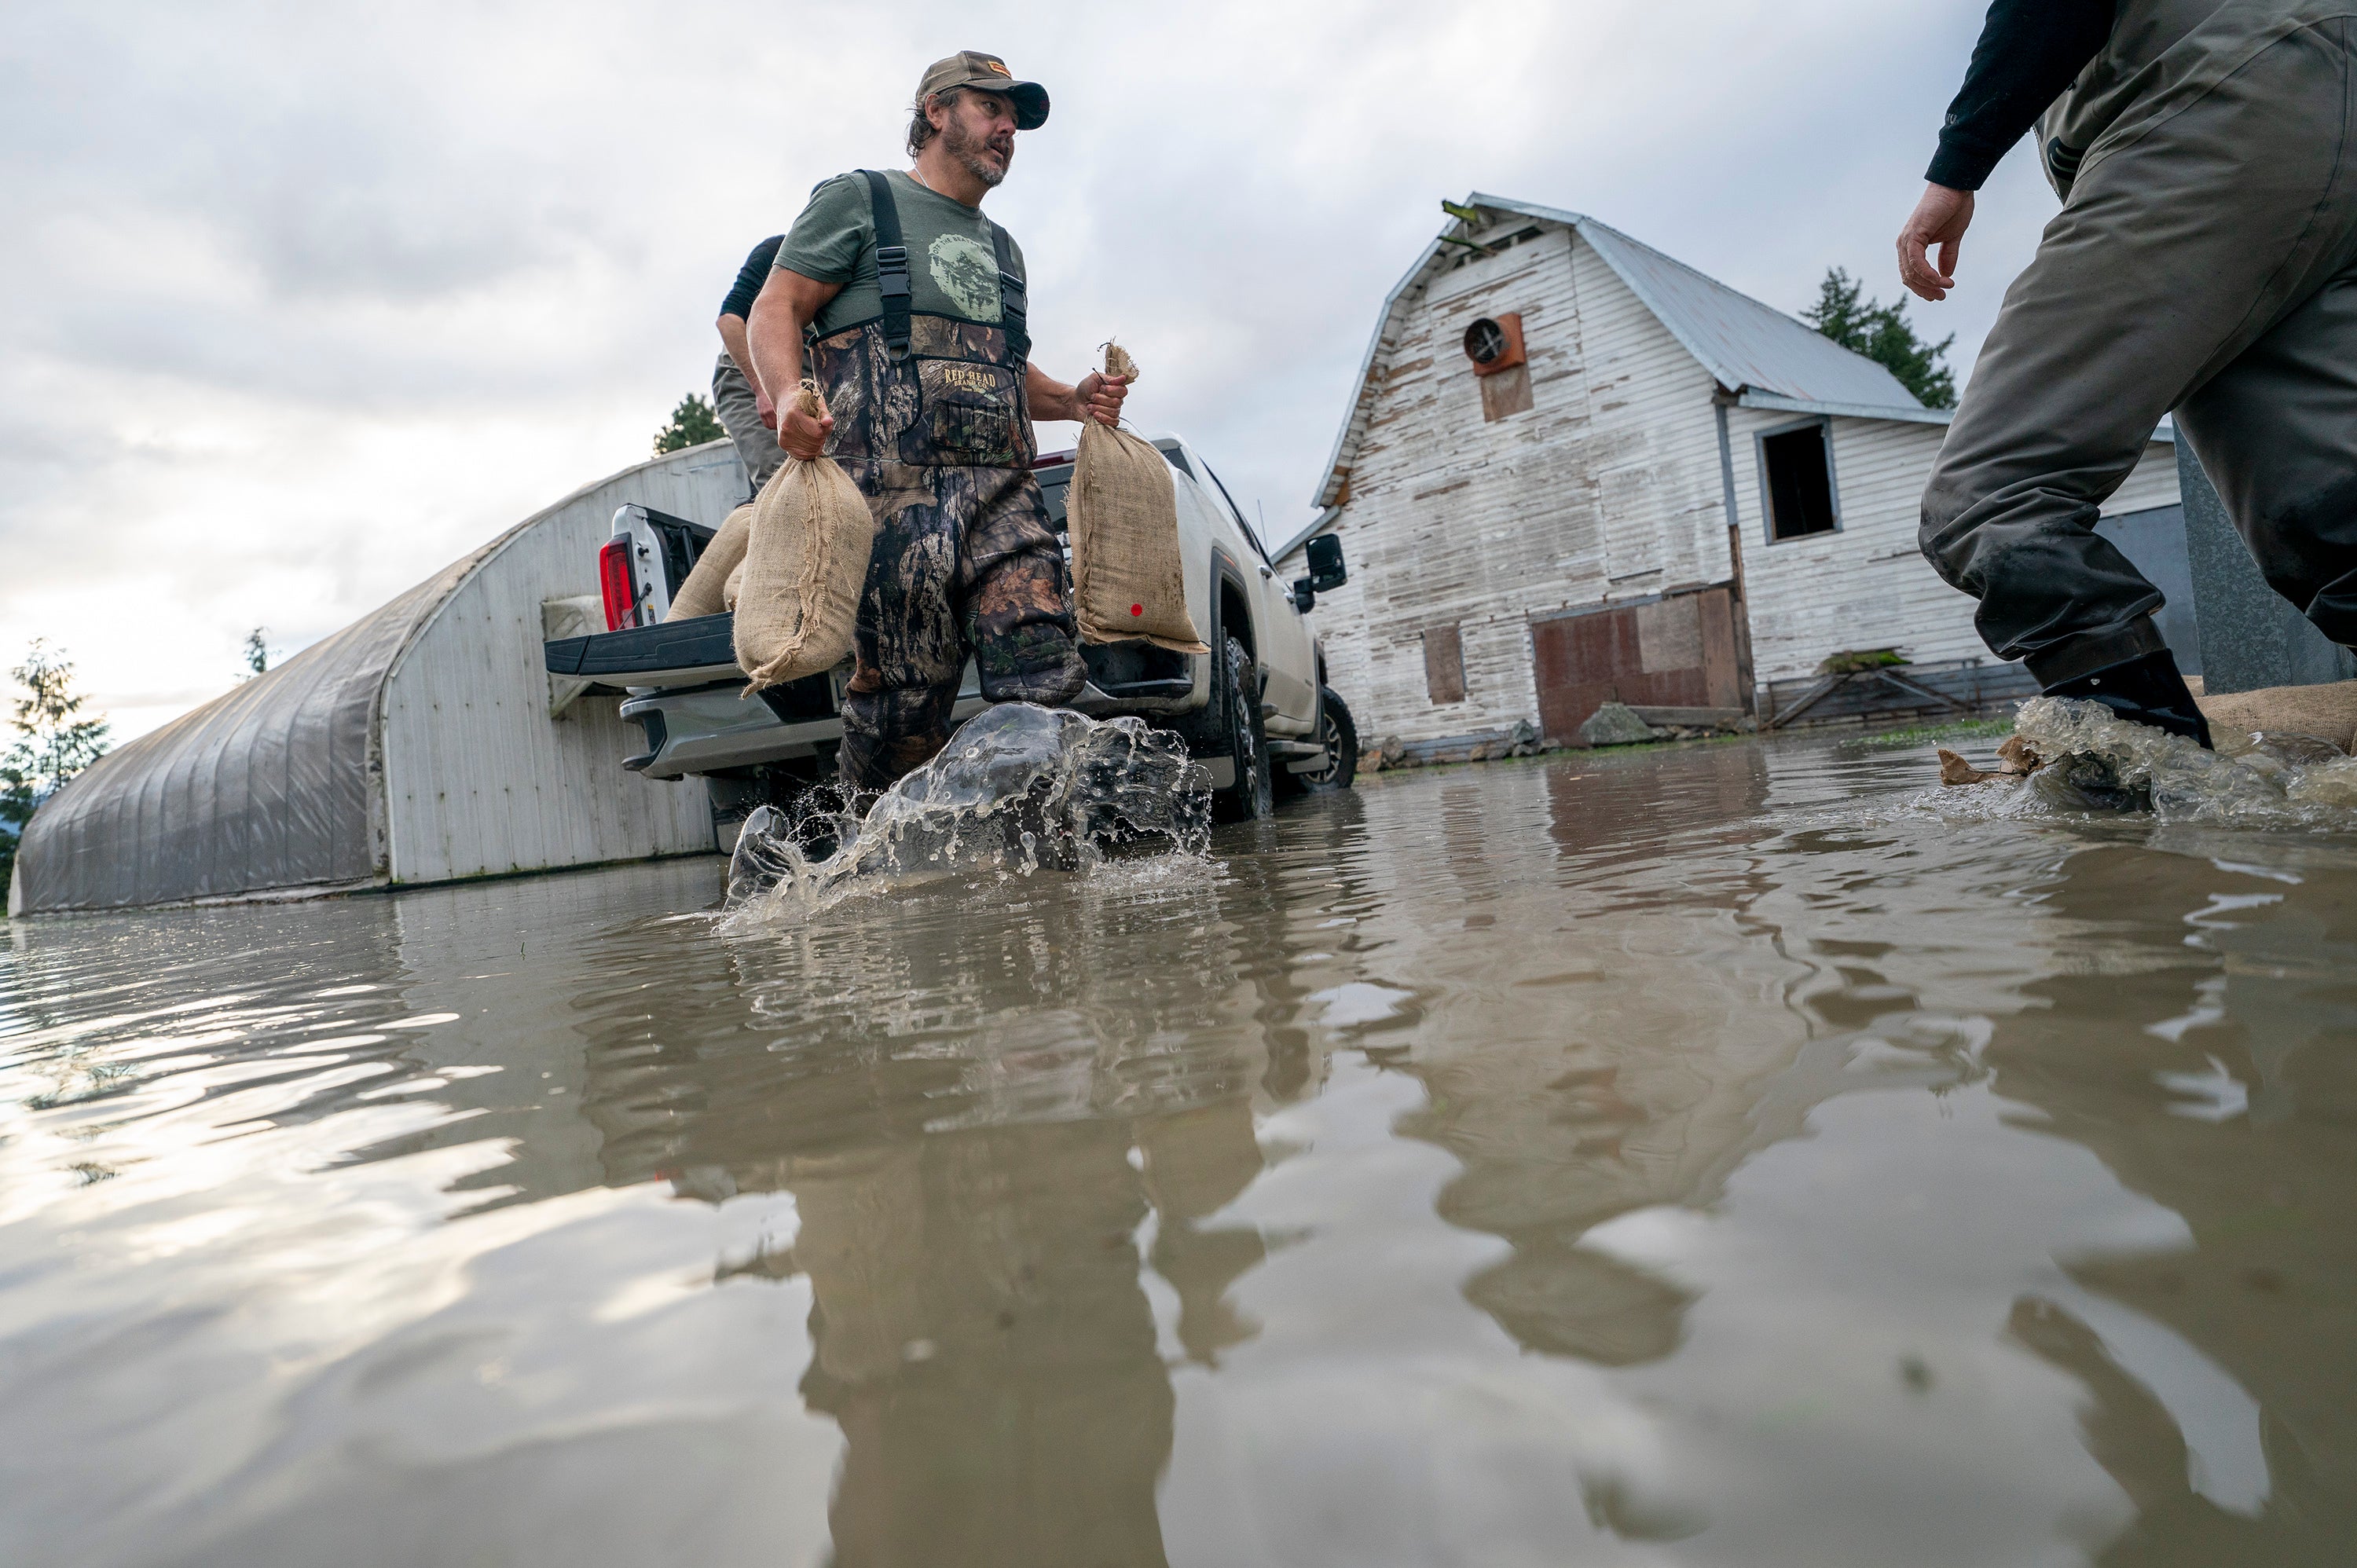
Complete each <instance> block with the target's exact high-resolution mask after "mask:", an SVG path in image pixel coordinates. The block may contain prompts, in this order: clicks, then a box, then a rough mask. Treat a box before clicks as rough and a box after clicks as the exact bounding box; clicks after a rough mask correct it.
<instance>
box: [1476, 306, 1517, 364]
mask: <svg viewBox="0 0 2357 1568" xmlns="http://www.w3.org/2000/svg"><path fill="white" fill-rule="evenodd" d="M1465 357H1466V358H1467V359H1469V360H1472V361H1473V373H1474V374H1475V375H1477V376H1493V375H1496V374H1497V373H1498V372H1499V371H1503V370H1510V369H1512V367H1513V366H1516V365H1519V364H1521V363H1523V318H1522V317H1521V316H1519V315H1512V314H1509V315H1504V316H1496V317H1490V316H1484V317H1480V319H1479V320H1477V321H1475V322H1474V323H1473V324H1472V325H1471V326H1470V327H1468V328H1465Z"/></svg>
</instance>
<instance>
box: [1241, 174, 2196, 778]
mask: <svg viewBox="0 0 2357 1568" xmlns="http://www.w3.org/2000/svg"><path fill="white" fill-rule="evenodd" d="M1468 208H1469V210H1470V211H1471V212H1472V214H1473V216H1472V217H1471V218H1469V219H1458V220H1455V221H1453V222H1452V223H1451V225H1450V226H1449V228H1448V230H1447V231H1444V233H1443V234H1442V236H1441V237H1440V238H1438V239H1436V240H1435V241H1434V242H1432V243H1431V244H1430V245H1429V246H1427V247H1426V250H1425V252H1424V253H1423V255H1421V256H1420V257H1418V258H1417V260H1416V263H1415V266H1413V267H1411V268H1410V269H1409V270H1408V273H1407V275H1406V276H1405V277H1404V278H1402V279H1401V280H1400V284H1399V286H1398V287H1396V288H1394V290H1393V291H1392V293H1391V295H1390V297H1389V298H1387V299H1386V300H1385V301H1384V302H1383V314H1382V317H1381V319H1380V321H1379V323H1378V324H1377V327H1376V329H1375V334H1374V340H1373V342H1372V344H1371V345H1370V346H1369V348H1368V350H1367V356H1366V360H1365V362H1364V364H1363V365H1362V366H1361V371H1360V376H1359V381H1358V384H1357V387H1356V390H1355V392H1354V394H1353V397H1352V400H1351V408H1350V413H1349V416H1348V417H1347V419H1346V420H1345V421H1344V423H1343V426H1342V430H1341V434H1340V436H1339V437H1338V438H1337V440H1336V442H1335V446H1334V451H1333V455H1332V457H1331V459H1330V460H1329V464H1328V466H1327V472H1326V476H1325V478H1324V480H1323V482H1322V485H1321V488H1320V489H1319V491H1318V497H1317V503H1318V506H1319V507H1320V508H1321V509H1322V510H1321V511H1320V513H1319V515H1318V518H1317V519H1316V521H1314V522H1313V523H1312V524H1311V525H1310V526H1309V527H1308V529H1306V530H1304V531H1303V532H1301V533H1300V534H1298V535H1297V536H1296V537H1295V538H1294V539H1292V540H1290V541H1288V542H1285V544H1284V545H1283V546H1282V548H1281V549H1280V550H1279V551H1278V552H1277V553H1278V554H1279V556H1280V557H1283V556H1286V555H1291V554H1295V553H1298V552H1299V550H1300V548H1301V546H1302V545H1303V544H1304V543H1306V542H1307V541H1308V539H1309V538H1310V537H1312V536H1313V535H1315V534H1317V533H1320V532H1332V533H1335V534H1337V535H1338V536H1339V537H1340V539H1341V541H1342V542H1343V547H1344V551H1345V553H1346V555H1347V557H1348V560H1349V564H1350V570H1351V580H1350V582H1349V584H1348V585H1346V586H1344V587H1342V588H1340V589H1339V590H1336V591H1335V592H1333V593H1332V594H1330V595H1321V596H1319V599H1318V610H1317V620H1318V628H1319V630H1320V631H1321V633H1322V634H1323V636H1324V638H1325V644H1326V650H1327V660H1328V673H1329V680H1330V682H1331V683H1332V684H1333V685H1334V686H1335V688H1336V689H1337V690H1338V691H1340V692H1341V693H1342V694H1343V695H1344V697H1345V698H1346V700H1348V701H1349V702H1350V703H1351V704H1352V706H1353V707H1354V709H1356V710H1358V711H1359V714H1360V724H1359V727H1360V733H1361V735H1362V736H1399V737H1400V738H1402V739H1403V740H1404V741H1405V742H1408V743H1410V745H1411V746H1412V747H1415V748H1418V749H1425V750H1427V751H1430V750H1432V749H1434V748H1443V749H1445V748H1446V747H1447V746H1449V745H1450V744H1452V743H1454V742H1457V741H1459V740H1462V739H1465V738H1468V737H1479V736H1487V735H1493V734H1496V733H1497V732H1499V731H1501V730H1505V729H1509V728H1511V726H1512V725H1514V724H1516V723H1517V722H1518V721H1529V722H1531V723H1534V724H1535V725H1537V726H1538V727H1539V728H1540V729H1541V730H1542V731H1543V732H1544V734H1545V735H1546V736H1548V737H1549V738H1550V739H1552V740H1555V741H1558V742H1565V743H1570V744H1577V727H1578V725H1579V724H1580V723H1581V721H1583V720H1584V719H1586V718H1587V717H1588V716H1589V715H1590V714H1593V713H1594V712H1595V711H1596V708H1597V706H1598V703H1601V702H1603V701H1604V700H1606V699H1607V698H1608V697H1618V698H1619V699H1620V700H1621V701H1624V702H1627V703H1631V704H1641V705H1643V704H1650V705H1657V706H1688V707H1719V708H1731V707H1740V708H1744V709H1750V710H1754V711H1757V708H1758V704H1759V702H1760V693H1761V692H1762V691H1763V690H1765V689H1767V688H1768V686H1769V683H1770V682H1784V681H1791V680H1795V679H1798V678H1801V677H1807V676H1812V675H1813V673H1814V671H1816V668H1817V666H1818V664H1819V662H1820V661H1821V660H1824V658H1825V657H1826V656H1827V655H1828V654H1831V653H1834V652H1835V651H1837V650H1853V649H1878V648H1896V649H1899V650H1902V651H1903V652H1904V653H1905V654H1906V655H1907V656H1908V657H1909V658H1910V659H1911V660H1914V661H1915V662H1916V663H1917V664H1918V665H1935V664H1937V663H1938V662H1939V661H1942V660H1962V659H1969V658H1978V659H1983V660H1987V658H1988V656H1987V652H1986V649H1985V648H1984V646H1983V645H1982V643H1981V641H1980V639H1979V637H1978V636H1977V635H1976V634H1975V632H1974V630H1973V610H1974V607H1975V606H1974V603H1973V601H1972V600H1971V599H1970V598H1968V597H1967V596H1964V595H1963V594H1960V593H1957V592H1956V591H1955V590H1953V589H1952V588H1950V587H1949V586H1948V585H1946V584H1944V583H1943V582H1942V581H1941V580H1940V579H1939V577H1938V576H1937V575H1935V574H1934V573H1933V572H1932V568H1931V567H1930V566H1929V565H1928V564H1926V563H1925V562H1924V561H1923V559H1922V557H1921V555H1920V554H1919V553H1917V550H1916V543H1915V535H1916V526H1917V519H1918V510H1919V504H1920V502H1921V496H1922V491H1923V483H1924V480H1925V478H1926V477H1927V475H1928V473H1929V471H1930V468H1931V465H1932V457H1933V456H1934V455H1935V454H1936V453H1937V452H1938V450H1939V446H1940V442H1941V439H1942V437H1943V435H1944V434H1945V429H1946V424H1947V421H1948V418H1949V415H1948V413H1946V412H1945V411H1942V410H1935V409H1928V408H1925V407H1923V406H1922V405H1921V404H1920V403H1917V402H1916V401H1915V399H1914V398H1913V397H1912V396H1910V394H1909V393H1908V392H1907V390H1906V389H1905V388H1904V387H1903V386H1902V385H1901V384H1900V382H1899V381H1898V380H1897V378H1895V377H1893V376H1892V375H1891V374H1890V372H1889V371H1887V370H1885V369H1884V368H1883V367H1882V366H1880V365H1878V364H1876V363H1875V362H1874V361H1872V360H1867V359H1866V358H1864V357H1862V356H1860V355H1857V354H1854V353H1851V352H1850V351H1849V350H1847V349H1844V348H1842V347H1840V346H1839V345H1837V344H1835V343H1834V342H1833V341H1831V340H1830V339H1828V338H1824V336H1822V335H1821V334H1819V333H1817V332H1815V331H1813V330H1812V329H1810V328H1808V327H1806V326H1804V325H1803V324H1802V323H1801V322H1799V321H1797V320H1794V319H1793V318H1792V317H1788V316H1785V315H1783V314H1781V312H1778V311H1775V310H1771V309H1770V308H1769V307H1768V306H1764V305H1761V304H1760V303H1759V302H1758V301H1757V300H1754V299H1750V298H1748V297H1747V296H1745V295H1740V294H1738V293H1737V292H1736V291H1735V290H1733V289H1731V288H1728V287H1727V286H1726V285H1723V284H1720V283H1717V282H1715V281H1714V280H1712V279H1710V278H1707V277H1705V276H1704V275H1703V274H1700V273H1697V272H1695V270H1694V269H1693V268H1691V267H1688V266H1685V265H1684V264H1683V263H1679V262H1676V261H1674V260H1672V259H1671V258H1670V257H1668V256H1665V255H1663V254H1662V253H1661V252H1658V251H1655V250H1652V249H1650V248H1649V247H1647V246H1644V245H1641V244H1639V243H1638V242H1636V241H1634V240H1631V239H1630V238H1629V237H1628V236H1627V235H1625V234H1622V233H1620V232H1618V231H1615V230H1612V229H1609V228H1607V227H1605V226H1604V225H1603V224H1601V223H1598V222H1597V221H1596V220H1594V219H1592V218H1587V217H1583V216H1581V215H1580V214H1578V213H1576V212H1565V211H1558V210H1556V209H1552V208H1545V207H1535V206H1533V205H1531V204H1529V203H1527V202H1521V201H1512V200H1508V199H1503V198H1501V197H1495V196H1484V195H1480V194H1476V195H1474V196H1472V197H1470V198H1469V199H1468ZM1477 354H1479V355H1480V357H1481V359H1482V360H1484V361H1486V362H1479V363H1477V360H1476V358H1475V356H1476V355H1477ZM2171 439H2172V436H2171V434H2170V432H2169V430H2168V429H2167V427H2165V426H2164V428H2163V429H2162V430H2161V431H2160V432H2159V433H2158V434H2157V435H2156V439H2155V440H2154V441H2153V443H2152V444H2151V445H2150V446H2147V449H2146V454H2145V457H2144V459H2143V461H2142V462H2140V463H2139V465H2138V466H2137V467H2136V471H2135V473H2134V474H2133V475H2132V476H2131V477H2130V478H2129V479H2128V481H2127V483H2126V485H2124V486H2123V487H2122V488H2121V489H2120V491H2119V493H2118V494H2116V495H2115V496H2114V497H2113V498H2112V500H2111V502H2110V504H2109V505H2108V506H2106V507H2105V509H2104V511H2105V514H2106V517H2107V518H2108V519H2111V520H2112V521H2107V522H2106V524H2105V525H2104V528H2105V532H2106V533H2107V534H2109V535H2111V536H2112V537H2114V538H2115V540H2116V541H2118V542H2120V543H2121V544H2122V546H2123V548H2124V549H2126V551H2127V553H2129V554H2130V556H2131V558H2133V559H2136V561H2137V563H2138V564H2139V565H2142V566H2144V567H2145V569H2146V570H2147V573H2148V574H2151V575H2155V578H2156V580H2157V581H2158V582H2159V583H2160V585H2161V586H2162V587H2163V589H2164V590H2167V589H2169V587H2171V585H2172V584H2173V583H2176V582H2180V581H2182V580H2183V579H2184V565H2183V563H2184V544H2183V538H2184V527H2183V520H2182V513H2181V511H2180V510H2179V509H2178V506H2177V502H2178V487H2177V469H2176V465H2175V458H2174V453H2173V448H2172V446H2170V445H2169V442H2170V440H2171ZM2172 538H2173V541H2174V545H2173V549H2174V559H2173V562H2172V561H2171V560H2169V559H2168V557H2169V554H2170V541H2171V539H2172ZM2156 556H2158V557H2159V558H2158V559H2156V558H2155V557H2156ZM2172 598H2173V599H2176V600H2179V601H2180V602H2181V603H2182V604H2184V605H2186V606H2190V592H2189V593H2185V594H2179V595H2172ZM2172 608H2174V606H2173V607H2172ZM2163 624H2164V629H2169V624H2170V623H2169V618H2168V617H2167V616H2164V620H2163ZM2171 640H2172V642H2175V641H2177V640H2178V639H2177V638H2176V636H2175V635H2174V633H2172V636H2171ZM1989 662H1990V663H1991V664H1995V662H1996V661H1994V660H1989ZM2007 668H2010V667H2007ZM2190 669H2192V670H2198V669H2199V665H2198V663H2194V664H2192V665H2190ZM1997 684H1998V685H1999V686H2000V687H2001V686H2002V682H1998V683H1997Z"/></svg>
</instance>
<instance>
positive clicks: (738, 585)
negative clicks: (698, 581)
mask: <svg viewBox="0 0 2357 1568" xmlns="http://www.w3.org/2000/svg"><path fill="white" fill-rule="evenodd" d="M744 587H745V563H743V562H742V561H739V562H737V569H736V570H735V571H733V572H731V573H729V574H728V585H727V586H726V587H724V588H722V589H721V590H720V602H721V603H722V604H724V605H726V606H727V607H729V608H730V609H731V610H734V609H736V607H737V595H738V594H739V593H741V592H743V590H744Z"/></svg>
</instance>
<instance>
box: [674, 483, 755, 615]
mask: <svg viewBox="0 0 2357 1568" xmlns="http://www.w3.org/2000/svg"><path fill="white" fill-rule="evenodd" d="M752 527H753V505H752V503H751V502H750V501H748V502H747V503H746V504H744V505H743V506H740V507H738V508H737V510H735V511H732V512H730V513H729V514H728V518H727V521H725V522H723V523H722V524H721V525H720V532H717V533H716V534H714V535H713V536H712V542H711V543H709V544H707V545H705V547H704V553H703V554H701V555H699V556H697V557H696V558H695V568H694V570H693V571H691V572H690V573H688V575H687V581H686V582H684V583H682V584H681V585H679V592H678V593H676V594H673V596H671V611H670V613H669V614H667V615H665V616H664V617H663V619H665V620H687V619H689V618H692V617H694V616H716V615H718V614H719V613H720V612H721V611H723V610H733V609H735V608H736V607H737V603H736V601H735V600H734V599H732V598H730V597H729V596H728V591H727V584H728V581H729V579H730V577H731V576H732V575H734V574H735V572H736V571H737V568H738V567H739V566H742V565H743V564H745V540H746V538H747V536H748V534H749V533H750V532H751V530H752Z"/></svg>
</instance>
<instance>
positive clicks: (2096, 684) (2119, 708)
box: [2046, 648, 2216, 751]
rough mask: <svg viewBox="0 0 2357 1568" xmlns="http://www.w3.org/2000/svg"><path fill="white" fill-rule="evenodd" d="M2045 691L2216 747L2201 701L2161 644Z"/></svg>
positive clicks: (2170, 654)
mask: <svg viewBox="0 0 2357 1568" xmlns="http://www.w3.org/2000/svg"><path fill="white" fill-rule="evenodd" d="M2046 695H2048V696H2050V697H2077V698H2080V699H2082V700H2083V701H2086V702H2094V703H2103V704H2104V706H2105V707H2107V708H2109V709H2111V710H2112V712H2114V713H2115V714H2119V715H2120V717H2122V718H2124V719H2126V720H2127V721H2128V722H2129V723H2131V724H2139V725H2151V726H2152V727H2153V728H2155V729H2158V730H2167V731H2168V732H2169V734H2170V735H2181V736H2185V737H2186V738H2188V739H2189V740H2194V741H2198V742H2200V743H2201V748H2202V749H2203V750H2205V751H2211V750H2215V749H2216V748H2215V747H2214V746H2212V745H2211V744H2210V724H2209V721H2208V720H2206V719H2204V718H2203V717H2202V716H2201V704H2199V703H2196V702H2194V700H2193V693H2192V692H2191V691H2190V690H2189V689H2188V688H2187V686H2186V684H2185V677H2184V676H2182V675H2180V674H2179V673H2178V672H2177V656H2176V655H2175V654H2173V653H2171V652H2169V650H2167V649H2166V648H2164V649H2161V650H2159V651H2158V652H2154V653H2147V654H2144V655H2142V656H2140V657H2138V658H2135V659H2131V660H2127V662H2126V663H2124V664H2106V665H2104V667H2103V668H2102V669H2101V670H2097V671H2093V672H2091V673H2089V674H2085V675H2082V676H2080V677H2079V678H2078V679H2076V680H2073V681H2064V682H2061V683H2060V684H2059V685H2053V686H2049V687H2047V688H2046Z"/></svg>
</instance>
